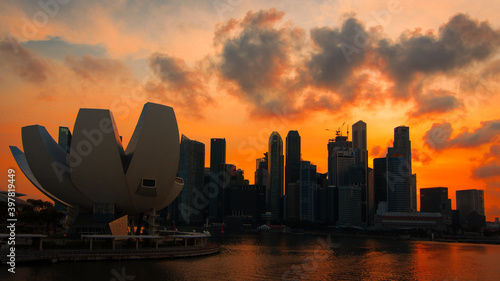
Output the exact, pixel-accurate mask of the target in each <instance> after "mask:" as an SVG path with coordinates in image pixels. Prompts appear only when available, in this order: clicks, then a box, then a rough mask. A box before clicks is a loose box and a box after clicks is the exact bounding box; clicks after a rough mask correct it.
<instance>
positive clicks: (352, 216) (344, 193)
mask: <svg viewBox="0 0 500 281" xmlns="http://www.w3.org/2000/svg"><path fill="white" fill-rule="evenodd" d="M362 196H363V190H362V188H361V187H360V186H339V187H338V198H339V199H338V200H339V211H338V216H339V218H338V222H337V226H361V225H362V224H363V221H362V219H363V212H362V211H363V208H362V205H361V202H362Z"/></svg>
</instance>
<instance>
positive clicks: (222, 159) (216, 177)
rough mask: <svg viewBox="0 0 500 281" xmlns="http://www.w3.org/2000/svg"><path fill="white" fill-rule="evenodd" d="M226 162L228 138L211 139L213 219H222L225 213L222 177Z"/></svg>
mask: <svg viewBox="0 0 500 281" xmlns="http://www.w3.org/2000/svg"><path fill="white" fill-rule="evenodd" d="M225 164H226V139H223V138H213V139H211V140H210V188H211V191H210V192H211V193H212V192H213V193H214V194H215V193H216V194H217V196H211V198H210V203H209V209H208V211H209V217H210V218H211V219H212V220H218V221H221V220H222V219H223V217H224V215H223V204H224V203H223V202H224V192H223V191H224V186H223V181H222V179H221V177H222V174H223V172H224V170H225V167H224V165H225Z"/></svg>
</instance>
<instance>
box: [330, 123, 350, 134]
mask: <svg viewBox="0 0 500 281" xmlns="http://www.w3.org/2000/svg"><path fill="white" fill-rule="evenodd" d="M344 125H345V122H344V123H342V126H340V127H339V128H338V129H337V130H335V131H334V130H330V129H325V130H327V131H330V132H335V135H336V136H342V129H343V128H344ZM347 137H349V125H348V127H347Z"/></svg>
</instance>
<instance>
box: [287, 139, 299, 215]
mask: <svg viewBox="0 0 500 281" xmlns="http://www.w3.org/2000/svg"><path fill="white" fill-rule="evenodd" d="M285 154H286V165H285V196H286V197H285V202H286V204H285V206H286V212H285V213H286V217H287V218H288V219H297V218H298V217H297V212H295V210H293V208H295V206H298V204H299V202H298V201H299V198H298V197H297V196H296V195H297V190H296V186H293V187H289V185H290V184H296V183H298V182H299V180H300V160H301V153H300V135H299V132H297V131H289V132H288V135H287V136H286V153H285ZM289 205H291V207H288V206H289ZM288 211H290V212H291V214H288Z"/></svg>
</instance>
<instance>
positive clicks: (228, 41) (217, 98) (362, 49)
mask: <svg viewBox="0 0 500 281" xmlns="http://www.w3.org/2000/svg"><path fill="white" fill-rule="evenodd" d="M373 2H377V3H376V4H375V3H373ZM37 3H47V4H46V5H45V6H44V5H39V4H37ZM499 10H500V2H498V1H488V0H483V1H460V0H454V1H435V0H434V1H427V0H421V1H355V0H340V1H307V2H306V1H295V0H290V1H235V0H220V1H219V0H216V1H194V0H188V1H181V0H172V1H137V3H136V2H135V1H126V0H121V1H103V3H101V1H70V0H57V1H56V0H46V1H44V0H42V1H27V0H24V1H2V8H1V9H0V18H1V21H0V40H1V41H0V95H1V97H2V103H1V104H0V116H1V118H0V128H1V129H0V157H1V158H0V159H1V167H2V169H1V170H0V174H1V176H2V179H3V182H5V183H7V169H8V168H14V169H16V171H17V182H16V184H17V191H18V192H22V193H26V194H28V195H29V197H30V198H41V199H46V198H45V197H44V196H43V195H42V194H41V193H40V192H39V191H38V190H36V188H35V187H33V186H32V185H31V184H30V183H29V182H28V180H27V179H26V178H25V177H24V175H22V173H21V171H20V170H19V169H18V167H17V165H16V163H15V161H14V158H13V157H12V155H11V154H10V151H9V147H8V146H9V145H15V146H18V147H19V148H20V149H21V150H22V141H21V127H23V126H27V125H32V124H39V125H42V126H45V127H46V128H47V130H48V131H49V133H50V134H51V135H52V137H53V138H54V139H56V140H57V137H58V135H57V134H58V133H57V131H58V127H59V126H67V127H69V128H70V130H72V128H73V125H74V122H75V119H76V115H77V113H78V109H79V108H83V107H85V108H106V109H110V110H111V111H112V112H113V114H114V118H115V121H116V124H117V126H118V130H119V133H120V135H122V136H123V142H124V147H126V145H127V143H128V141H129V140H130V137H131V135H132V132H133V130H134V128H135V125H136V123H137V120H138V118H139V114H140V112H141V110H142V106H143V104H144V103H146V102H148V101H150V102H156V103H161V104H165V105H168V106H171V107H173V108H174V110H175V113H176V116H177V121H178V124H179V131H180V133H181V134H184V135H186V136H187V137H189V138H190V139H194V140H198V141H201V142H203V143H205V148H206V151H207V153H206V160H205V165H206V166H208V165H209V163H210V161H209V159H210V158H209V157H210V154H209V151H210V138H215V137H218V138H226V142H227V162H228V163H231V164H235V165H236V166H237V168H241V169H243V170H244V171H245V177H246V178H247V179H249V180H250V183H253V181H254V171H255V159H256V158H259V157H262V154H263V153H264V152H266V151H267V143H268V139H269V135H270V134H271V133H272V131H278V132H279V133H280V134H281V137H282V138H283V142H285V137H286V135H287V133H288V131H289V130H298V131H299V134H300V136H301V138H302V158H303V159H304V160H308V161H311V162H312V163H313V164H315V165H317V166H318V172H322V173H326V172H327V143H328V139H329V138H332V137H334V133H333V132H332V131H334V130H336V129H337V128H338V127H340V126H341V125H342V123H343V122H346V124H349V126H351V125H352V124H354V123H355V122H357V121H358V120H363V121H364V122H366V123H367V129H368V151H369V153H370V156H369V157H370V165H369V166H373V165H372V159H373V158H375V157H383V156H384V155H385V153H386V150H387V146H390V145H392V139H393V132H394V131H393V130H394V127H397V126H400V125H406V126H409V127H410V138H411V141H412V150H413V151H412V152H413V172H415V173H417V187H418V188H425V187H437V186H444V187H448V188H449V195H450V198H451V199H452V206H453V207H455V191H456V190H459V189H471V188H475V189H484V190H485V197H486V199H485V207H486V215H487V220H494V218H495V217H500V137H499V136H500V111H499V108H500V107H499V105H500V52H499V51H500V17H499V16H498V11H499ZM326 129H330V130H332V131H327V130H326ZM344 134H345V128H344ZM2 171H3V172H2ZM1 189H3V190H5V189H6V185H5V187H3V188H1Z"/></svg>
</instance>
